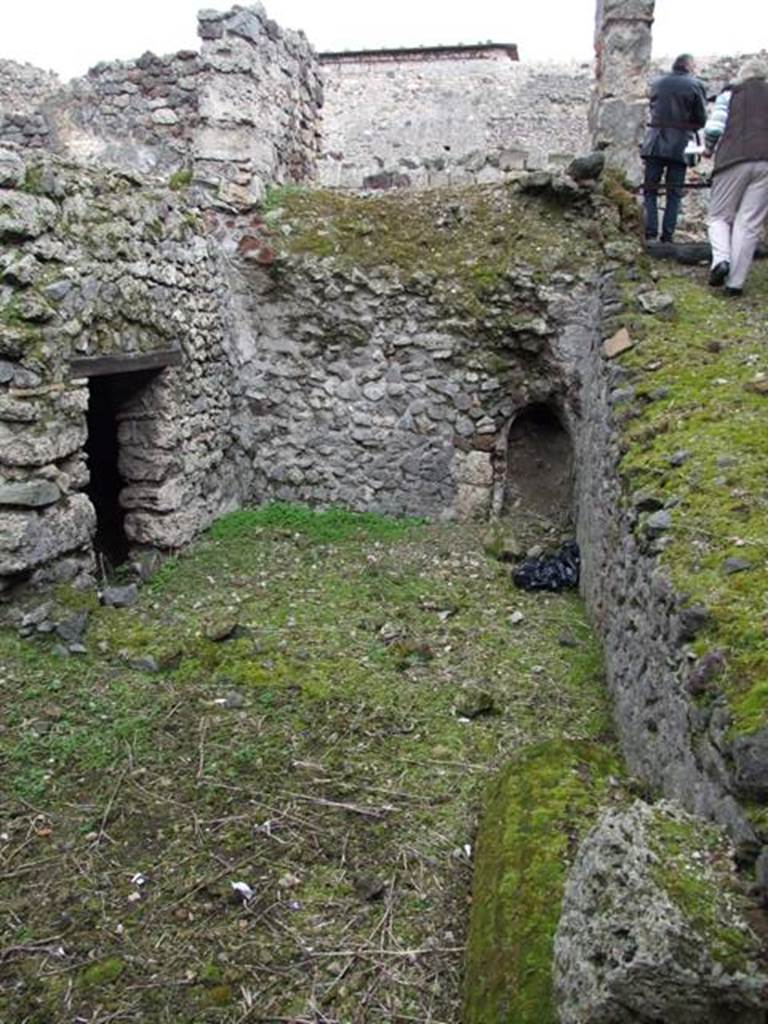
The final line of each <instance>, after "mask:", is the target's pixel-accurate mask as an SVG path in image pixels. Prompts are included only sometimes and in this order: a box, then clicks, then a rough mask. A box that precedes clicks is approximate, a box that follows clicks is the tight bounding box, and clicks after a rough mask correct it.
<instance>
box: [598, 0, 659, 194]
mask: <svg viewBox="0 0 768 1024" xmlns="http://www.w3.org/2000/svg"><path fill="white" fill-rule="evenodd" d="M654 6H655V0H597V14H596V21H595V85H594V91H593V95H592V102H591V106H590V112H589V127H590V132H591V137H592V148H593V149H602V148H606V147H607V152H606V162H607V165H608V166H609V167H614V168H616V169H617V170H620V171H623V172H624V173H625V174H626V175H627V177H628V178H629V180H630V181H632V182H639V181H640V180H641V178H642V175H641V166H640V156H639V151H638V147H639V144H640V140H641V138H642V134H643V130H644V127H645V123H646V120H647V114H648V99H647V96H648V77H649V70H650V66H651V26H652V25H653V13H654Z"/></svg>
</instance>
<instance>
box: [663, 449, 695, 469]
mask: <svg viewBox="0 0 768 1024" xmlns="http://www.w3.org/2000/svg"><path fill="white" fill-rule="evenodd" d="M690 457H691V453H690V452H689V451H685V449H682V450H681V451H679V452H675V453H674V454H673V455H670V456H669V459H668V462H669V464H670V466H673V467H675V468H677V467H678V466H682V465H683V464H684V463H686V462H687V461H688V459H690Z"/></svg>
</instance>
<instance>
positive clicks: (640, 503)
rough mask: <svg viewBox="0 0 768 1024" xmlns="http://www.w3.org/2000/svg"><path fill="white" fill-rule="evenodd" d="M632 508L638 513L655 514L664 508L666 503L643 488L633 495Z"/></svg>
mask: <svg viewBox="0 0 768 1024" xmlns="http://www.w3.org/2000/svg"><path fill="white" fill-rule="evenodd" d="M632 506H633V508H636V509H637V511H638V512H655V511H656V510H657V509H660V508H663V507H664V501H663V499H662V498H660V497H659V496H658V495H656V494H654V493H653V492H652V491H649V490H647V489H645V488H642V489H641V490H639V491H635V493H634V494H633V495H632Z"/></svg>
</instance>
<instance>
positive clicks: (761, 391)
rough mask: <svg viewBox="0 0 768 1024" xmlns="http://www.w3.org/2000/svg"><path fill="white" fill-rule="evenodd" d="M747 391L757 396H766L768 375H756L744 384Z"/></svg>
mask: <svg viewBox="0 0 768 1024" xmlns="http://www.w3.org/2000/svg"><path fill="white" fill-rule="evenodd" d="M744 387H745V388H746V389H747V391H754V392H755V393H756V394H758V395H768V374H765V373H757V374H755V376H754V377H753V378H752V380H751V381H750V382H749V383H748V384H745V385H744Z"/></svg>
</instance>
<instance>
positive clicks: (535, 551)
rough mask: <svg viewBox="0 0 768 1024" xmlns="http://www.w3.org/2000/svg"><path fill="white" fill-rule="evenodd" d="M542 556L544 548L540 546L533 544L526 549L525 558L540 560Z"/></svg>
mask: <svg viewBox="0 0 768 1024" xmlns="http://www.w3.org/2000/svg"><path fill="white" fill-rule="evenodd" d="M543 554H544V548H543V547H542V546H541V544H534V545H533V547H530V548H528V550H527V551H526V553H525V557H526V558H541V556H542V555H543Z"/></svg>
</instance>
